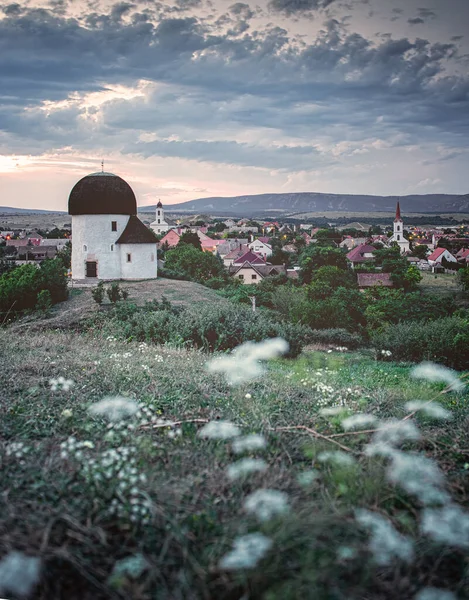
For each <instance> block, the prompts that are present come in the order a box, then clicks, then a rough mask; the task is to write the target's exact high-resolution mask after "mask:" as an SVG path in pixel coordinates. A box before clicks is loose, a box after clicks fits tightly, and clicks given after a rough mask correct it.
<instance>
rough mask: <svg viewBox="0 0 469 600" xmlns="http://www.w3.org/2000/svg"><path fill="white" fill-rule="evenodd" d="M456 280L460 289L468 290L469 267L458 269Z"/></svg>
mask: <svg viewBox="0 0 469 600" xmlns="http://www.w3.org/2000/svg"><path fill="white" fill-rule="evenodd" d="M456 281H457V283H458V285H459V287H460V288H461V289H463V290H464V291H465V292H469V267H465V268H464V269H459V271H458V274H457V275H456Z"/></svg>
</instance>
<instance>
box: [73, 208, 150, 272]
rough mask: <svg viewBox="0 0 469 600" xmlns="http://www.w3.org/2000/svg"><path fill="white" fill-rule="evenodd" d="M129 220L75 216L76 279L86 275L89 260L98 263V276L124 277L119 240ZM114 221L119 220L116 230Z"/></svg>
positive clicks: (121, 216) (74, 257) (125, 217)
mask: <svg viewBox="0 0 469 600" xmlns="http://www.w3.org/2000/svg"><path fill="white" fill-rule="evenodd" d="M128 220H129V215H73V216H72V235H73V243H72V276H73V279H85V278H86V261H88V260H89V261H96V262H97V270H98V276H97V278H98V279H120V278H121V257H120V252H119V246H117V245H116V241H117V240H118V239H119V237H120V235H121V234H122V232H123V231H124V229H125V227H126V225H127V222H128ZM112 221H116V223H117V231H112ZM111 246H113V250H111ZM155 276H156V275H155Z"/></svg>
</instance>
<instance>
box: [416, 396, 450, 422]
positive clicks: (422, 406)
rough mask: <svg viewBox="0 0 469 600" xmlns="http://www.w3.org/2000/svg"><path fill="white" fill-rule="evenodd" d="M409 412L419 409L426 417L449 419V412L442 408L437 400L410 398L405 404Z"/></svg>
mask: <svg viewBox="0 0 469 600" xmlns="http://www.w3.org/2000/svg"><path fill="white" fill-rule="evenodd" d="M405 408H406V410H408V411H409V412H415V411H421V412H422V413H423V414H424V415H426V416H427V417H431V418H433V419H442V420H446V421H449V420H450V419H451V418H452V415H451V413H450V412H449V411H448V410H446V408H443V407H442V406H441V404H439V403H438V402H426V401H425V400H412V401H411V402H407V403H406V405H405Z"/></svg>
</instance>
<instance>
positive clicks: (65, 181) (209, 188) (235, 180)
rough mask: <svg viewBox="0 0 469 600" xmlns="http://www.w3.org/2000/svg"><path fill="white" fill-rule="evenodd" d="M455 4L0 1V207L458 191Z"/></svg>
mask: <svg viewBox="0 0 469 600" xmlns="http://www.w3.org/2000/svg"><path fill="white" fill-rule="evenodd" d="M468 24H469V2H468V0H345V1H343V0H262V2H256V1H255V0H252V1H251V0H249V3H244V2H235V3H233V1H232V0H169V1H168V2H165V1H161V2H160V1H158V0H128V1H127V0H126V1H120V2H117V1H113V0H20V1H19V2H18V3H14V2H13V3H11V2H8V1H7V2H1V0H0V205H1V206H18V207H36V208H49V209H60V210H66V205H67V199H68V194H69V192H70V189H71V187H72V186H73V185H74V183H75V182H76V181H77V180H78V179H80V178H81V177H82V176H84V175H86V174H88V173H90V172H94V171H97V170H100V169H101V159H102V158H104V166H105V170H107V171H112V172H114V173H117V174H119V175H121V176H122V177H124V178H125V179H126V180H127V181H128V182H129V183H130V184H131V185H132V187H133V189H134V190H135V192H136V194H137V199H138V203H139V205H147V204H153V203H155V202H156V201H157V199H158V198H161V200H162V201H163V203H165V204H172V203H175V202H181V201H185V200H191V199H194V198H200V197H206V196H231V195H241V194H255V193H263V192H293V191H296V192H299V191H317V192H336V193H357V194H367V193H369V194H391V195H404V194H410V193H435V192H447V193H456V194H458V193H461V194H462V193H467V192H468V191H469V177H468V171H469V169H468V159H469V34H468V33H467V25H468Z"/></svg>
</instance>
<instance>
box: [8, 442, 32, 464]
mask: <svg viewBox="0 0 469 600" xmlns="http://www.w3.org/2000/svg"><path fill="white" fill-rule="evenodd" d="M30 450H31V448H30V447H29V446H26V445H25V444H24V443H23V442H10V443H9V444H6V446H5V455H6V456H11V457H14V458H17V459H19V461H20V463H23V462H24V461H23V460H22V459H23V458H24V457H25V456H26V454H27V453H28V452H29V451H30Z"/></svg>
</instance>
